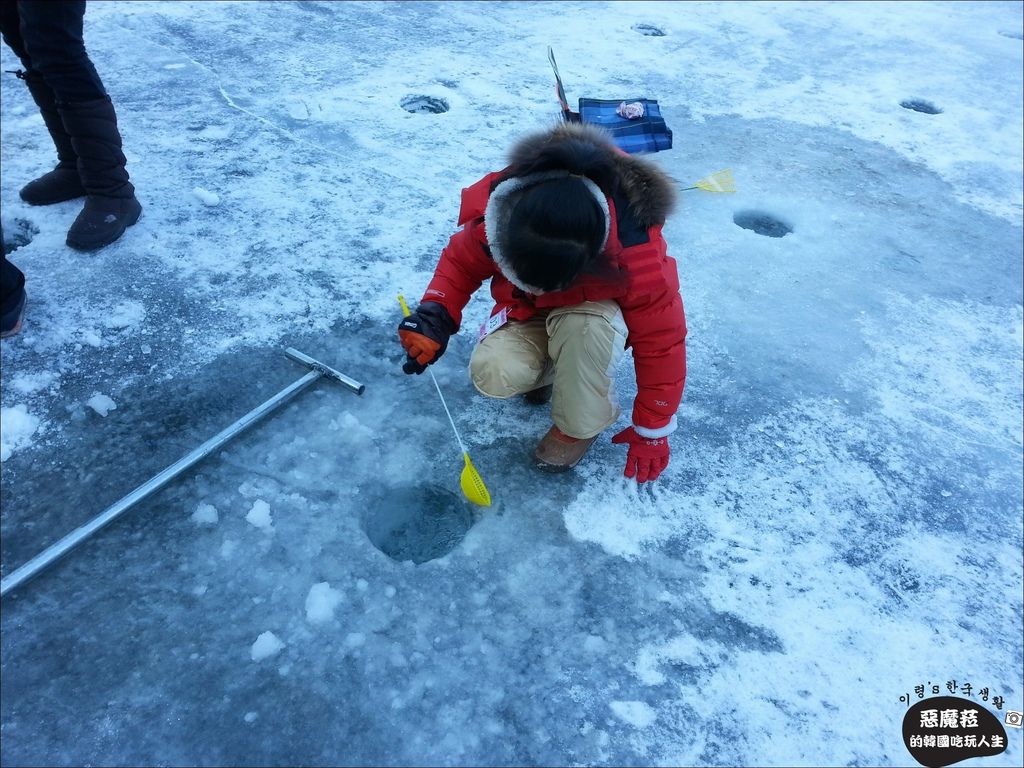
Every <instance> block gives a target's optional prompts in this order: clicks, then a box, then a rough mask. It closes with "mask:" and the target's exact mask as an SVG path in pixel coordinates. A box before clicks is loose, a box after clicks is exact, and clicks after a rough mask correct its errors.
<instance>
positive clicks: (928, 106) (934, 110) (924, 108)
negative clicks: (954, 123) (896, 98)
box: [900, 99, 942, 115]
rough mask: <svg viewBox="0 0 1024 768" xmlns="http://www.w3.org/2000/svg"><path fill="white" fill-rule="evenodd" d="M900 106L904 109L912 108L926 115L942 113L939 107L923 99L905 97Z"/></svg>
mask: <svg viewBox="0 0 1024 768" xmlns="http://www.w3.org/2000/svg"><path fill="white" fill-rule="evenodd" d="M900 106H901V107H903V108H904V109H912V110H914V111H915V112H923V113H924V114H926V115H939V114H942V110H941V109H939V108H938V107H936V106H935V105H934V104H932V103H931V102H930V101H925V100H924V99H907V100H906V101H901V102H900Z"/></svg>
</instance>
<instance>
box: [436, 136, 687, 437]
mask: <svg viewBox="0 0 1024 768" xmlns="http://www.w3.org/2000/svg"><path fill="white" fill-rule="evenodd" d="M559 140H573V141H580V140H583V141H587V142H593V143H595V144H598V145H599V146H601V147H602V148H605V147H606V148H607V151H608V152H609V153H610V154H611V157H610V158H609V160H610V162H612V163H613V164H614V167H615V168H616V176H617V180H618V184H617V190H616V192H615V193H613V194H612V196H610V197H607V203H608V213H609V218H610V222H609V234H608V241H607V244H606V246H605V250H604V253H603V256H604V258H605V260H606V263H607V266H609V267H610V268H611V269H610V270H605V271H604V272H603V273H602V276H594V275H584V276H582V277H580V278H579V279H578V280H577V281H576V282H575V283H574V284H573V285H571V286H570V287H569V288H567V289H565V290H562V291H557V292H552V293H543V294H541V295H537V296H535V295H533V294H530V293H527V292H525V291H523V290H521V289H520V288H517V287H516V286H515V285H514V284H513V283H512V282H511V281H510V280H509V279H508V277H506V276H505V274H503V273H502V271H501V269H500V268H499V266H498V264H497V263H496V262H495V260H494V259H493V258H492V255H491V251H490V248H489V247H488V242H487V234H486V231H485V224H484V221H485V211H486V210H487V203H488V200H489V199H490V196H491V192H492V191H493V189H494V187H495V186H496V185H497V184H498V183H499V182H501V181H502V179H504V178H507V177H506V176H505V172H504V171H502V172H495V173H490V174H488V175H487V176H484V177H483V178H482V179H480V180H479V181H478V182H476V183H475V184H473V185H472V186H470V187H467V188H466V189H464V190H463V191H462V206H461V209H460V211H459V220H458V223H459V225H460V226H461V227H462V229H461V230H459V231H458V232H456V233H455V234H454V235H453V236H452V238H451V240H450V241H449V242H448V245H447V247H446V248H445V249H444V250H443V251H442V252H441V259H440V261H439V263H438V265H437V269H436V270H435V272H434V276H433V279H432V280H431V281H430V285H429V286H428V287H427V290H426V292H425V293H424V294H423V299H422V300H423V301H434V302H437V303H439V304H441V305H443V306H444V307H445V309H447V310H448V313H449V314H450V315H451V316H452V319H453V320H454V321H455V323H456V325H457V326H459V325H461V323H462V310H463V309H464V308H465V306H466V304H467V303H468V302H469V299H470V297H471V296H472V295H473V293H475V292H476V291H477V289H478V288H480V286H481V285H482V284H483V281H484V280H487V279H490V281H491V296H493V297H494V301H495V306H494V308H493V309H492V311H491V314H492V315H494V314H496V313H498V312H500V311H501V310H503V309H507V310H508V312H509V318H510V319H512V320H520V321H521V320H526V319H528V318H530V317H532V316H533V315H535V314H536V313H538V312H541V311H544V310H547V309H551V308H554V307H564V306H570V305H574V304H579V303H581V302H584V301H602V300H606V299H611V300H614V301H615V302H617V303H618V304H619V306H620V307H621V309H622V316H623V320H624V321H625V324H626V327H627V329H628V337H627V340H626V344H627V346H631V347H632V348H633V363H634V366H635V369H636V381H637V396H636V400H635V401H634V404H633V425H634V426H635V427H636V428H637V431H638V432H639V433H640V434H642V435H645V436H647V437H660V436H663V435H667V434H669V433H670V432H671V431H673V430H674V429H675V424H676V420H675V413H676V410H677V409H678V407H679V401H680V399H681V398H682V395H683V385H684V382H685V379H686V344H685V338H686V320H685V317H684V315H683V302H682V298H681V297H680V295H679V276H678V273H677V271H676V262H675V260H674V259H673V258H672V257H670V256H669V255H668V254H667V247H666V244H665V239H664V238H663V237H662V234H661V230H662V225H663V224H664V217H665V215H666V214H667V212H668V210H670V209H671V206H672V203H673V201H674V192H673V189H672V185H671V182H670V181H669V180H668V178H667V177H666V176H665V175H664V174H663V173H662V172H661V171H660V170H658V169H657V168H656V167H655V166H653V165H652V164H649V163H647V162H645V161H643V160H641V159H640V158H636V157H633V156H630V155H623V154H622V153H621V152H619V151H618V150H617V149H616V148H615V147H614V145H612V144H611V143H610V142H609V141H608V140H607V139H606V138H605V136H604V134H603V133H600V132H598V131H595V130H594V129H591V128H589V127H588V126H579V125H577V124H567V125H562V126H559V127H558V128H556V129H554V130H553V131H551V132H546V133H544V134H540V135H538V136H535V137H531V138H530V139H527V140H524V141H523V142H521V143H520V145H518V147H517V148H516V150H514V152H513V161H514V162H515V161H520V160H522V159H523V158H524V157H527V158H529V156H530V153H531V152H536V151H539V150H540V149H541V148H543V147H544V146H545V144H546V143H550V142H551V141H559Z"/></svg>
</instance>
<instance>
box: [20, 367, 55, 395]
mask: <svg viewBox="0 0 1024 768" xmlns="http://www.w3.org/2000/svg"><path fill="white" fill-rule="evenodd" d="M56 380H57V375H56V374H55V373H51V372H50V371H46V372H43V373H23V374H20V375H18V376H15V377H14V378H13V379H11V388H12V389H15V390H17V391H18V392H20V393H21V394H23V395H32V394H35V393H36V392H39V391H40V390H43V389H46V388H47V387H50V386H52V385H53V383H54V382H55V381H56Z"/></svg>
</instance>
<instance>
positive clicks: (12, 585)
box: [0, 347, 366, 597]
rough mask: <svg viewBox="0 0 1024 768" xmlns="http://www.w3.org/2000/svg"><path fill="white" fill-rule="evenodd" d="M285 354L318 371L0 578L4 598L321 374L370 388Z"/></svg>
mask: <svg viewBox="0 0 1024 768" xmlns="http://www.w3.org/2000/svg"><path fill="white" fill-rule="evenodd" d="M285 354H287V355H288V357H290V358H292V359H293V360H297V361H299V362H302V363H304V364H306V365H310V366H312V367H313V368H314V370H312V371H310V372H309V373H307V374H306V375H305V376H303V377H302V378H301V379H299V380H298V381H296V382H294V383H293V384H290V385H289V386H288V387H286V388H285V389H282V390H281V391H280V392H278V393H277V394H276V395H274V396H273V397H272V398H270V399H269V400H267V401H266V402H265V403H263V404H262V405H258V406H256V407H255V408H253V409H252V410H251V411H249V412H248V413H247V414H245V416H243V417H242V418H240V419H239V420H238V421H236V422H235V423H234V424H232V425H231V426H229V427H228V428H227V429H224V430H222V431H220V432H218V433H217V434H216V435H214V436H213V437H211V438H210V439H209V440H207V441H206V442H205V443H203V444H202V445H200V446H199V447H198V448H196V449H195V450H194V451H192V452H191V453H189V454H187V455H186V456H182V457H181V458H180V459H178V461H176V462H175V463H174V464H172V465H171V466H169V467H167V469H165V470H164V471H163V472H161V473H160V474H158V475H157V476H156V477H153V478H152V479H150V480H147V481H146V482H145V483H143V484H142V485H140V486H139V487H138V488H136V489H135V490H134V491H132V492H131V493H129V494H128V495H127V496H125V497H124V498H123V499H121V500H120V501H118V502H116V503H115V504H114V505H113V506H111V507H108V508H107V509H106V510H104V511H103V512H101V513H100V514H99V515H97V516H96V517H94V518H93V519H92V520H90V521H89V522H88V523H86V524H85V525H83V526H81V527H79V528H76V529H75V530H74V531H72V532H71V533H69V534H68V535H67V536H65V537H64V538H63V539H61V540H60V541H58V542H57V543H56V544H53V545H51V546H50V547H47V548H46V549H45V550H43V551H42V552H41V553H39V554H38V555H36V556H35V557H33V558H32V559H31V560H29V561H28V562H27V563H25V564H24V565H23V566H21V567H20V568H18V569H17V570H15V571H14V573H12V574H10V575H9V576H5V577H4V578H3V579H0V597H3V596H4V595H6V594H7V593H8V592H10V591H11V590H12V589H16V588H17V587H19V586H20V585H22V584H23V583H25V582H26V581H28V580H29V579H31V578H32V577H34V576H36V575H37V574H39V572H40V571H42V570H44V569H45V568H48V567H49V566H50V565H52V564H53V563H54V562H56V561H57V560H58V559H59V558H61V557H63V556H64V555H66V554H67V553H68V552H70V551H71V550H73V549H74V548H75V547H77V546H78V545H79V544H81V543H82V542H83V541H85V540H86V539H88V538H89V537H90V536H92V535H93V534H94V533H96V532H97V531H99V530H100V529H101V528H103V527H105V526H107V525H109V524H110V523H111V522H113V521H114V520H116V519H117V518H118V517H120V516H121V515H122V514H124V513H125V512H127V511H128V510H129V509H131V508H132V507H133V506H135V505H136V504H138V503H139V502H140V501H142V500H143V499H145V498H146V497H148V496H151V495H152V494H154V493H156V492H157V491H158V490H160V489H161V488H163V487H164V486H165V485H167V484H168V483H169V482H170V481H171V480H173V479H174V478H176V477H177V476H178V475H180V474H181V473H182V472H184V471H185V470H187V469H189V468H190V467H192V466H194V465H195V464H198V463H199V462H200V461H202V460H203V459H205V458H206V457H207V456H209V455H210V454H211V453H213V452H214V451H215V450H217V449H218V448H220V447H221V446H222V445H224V443H226V442H227V441H228V440H230V439H231V438H233V437H234V436H235V435H237V434H239V433H240V432H243V431H244V430H246V429H248V428H249V427H250V426H252V425H253V424H255V423H256V422H257V421H259V420H260V419H261V418H263V417H264V416H266V415H267V414H268V413H270V412H271V411H273V410H274V409H275V408H278V407H280V406H281V405H283V404H284V403H286V402H288V401H289V400H291V399H292V398H293V397H295V396H296V395H297V394H299V392H301V391H302V390H304V389H305V388H306V387H308V386H309V385H310V384H312V383H313V382H315V381H316V380H317V379H319V378H320V377H321V376H330V378H335V379H337V380H338V381H340V382H341V383H342V384H344V385H345V386H347V387H348V388H349V389H351V390H352V391H354V392H355V393H356V394H362V393H363V390H365V389H366V387H365V386H364V385H362V384H360V383H359V382H358V381H355V380H354V379H350V378H348V377H347V376H345V375H344V374H341V373H338V372H337V371H335V370H334V369H333V368H328V367H327V366H326V365H324V364H323V363H320V362H317V361H316V360H314V359H313V358H311V357H307V356H306V355H304V354H302V353H301V352H299V351H297V350H294V349H292V348H290V347H289V348H288V349H287V350H286V351H285Z"/></svg>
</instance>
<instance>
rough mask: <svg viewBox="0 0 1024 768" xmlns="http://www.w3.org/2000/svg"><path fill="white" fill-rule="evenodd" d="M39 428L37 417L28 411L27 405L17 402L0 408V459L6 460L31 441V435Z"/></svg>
mask: <svg viewBox="0 0 1024 768" xmlns="http://www.w3.org/2000/svg"><path fill="white" fill-rule="evenodd" d="M38 428H39V418H38V417H37V416H33V415H32V414H31V413H29V412H28V407H27V406H25V405H23V404H21V403H19V404H18V405H15V406H14V407H13V408H0V461H7V460H8V459H9V458H11V454H12V453H14V451H15V450H17V449H19V448H24V447H25V446H26V445H29V444H30V443H31V442H32V435H34V434H35V431H36V430H37V429H38Z"/></svg>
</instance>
